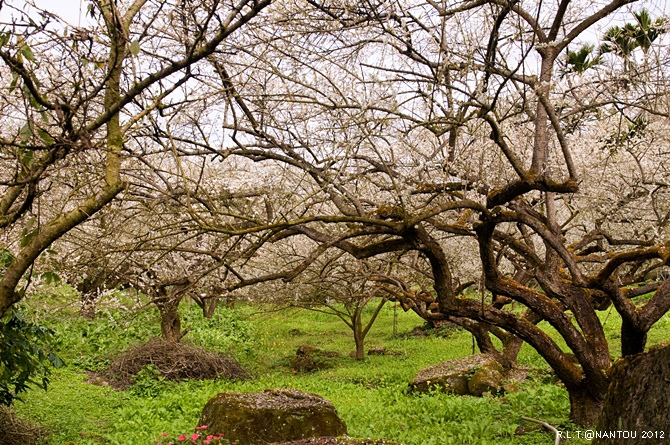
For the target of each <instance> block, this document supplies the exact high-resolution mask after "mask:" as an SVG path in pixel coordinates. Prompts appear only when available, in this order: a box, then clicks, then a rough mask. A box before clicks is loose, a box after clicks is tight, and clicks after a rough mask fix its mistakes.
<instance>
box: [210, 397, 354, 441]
mask: <svg viewBox="0 0 670 445" xmlns="http://www.w3.org/2000/svg"><path fill="white" fill-rule="evenodd" d="M198 425H207V428H206V429H204V430H203V433H205V434H221V433H223V434H224V437H225V438H226V439H228V440H230V441H237V442H238V443H241V444H245V445H259V444H266V443H272V442H285V441H291V440H298V439H304V438H309V437H325V436H329V437H335V436H341V435H343V434H346V433H347V427H346V425H345V424H344V422H343V421H342V420H341V419H340V418H339V417H338V415H337V411H336V410H335V407H334V406H333V404H332V403H331V402H329V401H328V400H326V399H324V398H322V397H320V396H317V395H315V394H308V393H304V392H301V391H297V390H294V389H267V390H265V391H263V392H256V393H221V394H218V395H216V396H215V397H213V398H211V399H210V400H209V401H208V402H207V404H206V405H205V408H204V409H203V411H202V416H201V417H200V421H199V423H198Z"/></svg>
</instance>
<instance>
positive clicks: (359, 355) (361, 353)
mask: <svg viewBox="0 0 670 445" xmlns="http://www.w3.org/2000/svg"><path fill="white" fill-rule="evenodd" d="M359 328H360V326H357V327H356V329H355V330H354V342H356V356H355V358H356V360H358V361H362V360H364V359H365V338H364V337H363V332H362V329H359Z"/></svg>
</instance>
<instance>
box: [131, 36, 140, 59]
mask: <svg viewBox="0 0 670 445" xmlns="http://www.w3.org/2000/svg"><path fill="white" fill-rule="evenodd" d="M130 52H131V53H132V54H133V56H137V55H138V54H139V53H140V42H138V41H137V40H133V41H132V42H131V43H130Z"/></svg>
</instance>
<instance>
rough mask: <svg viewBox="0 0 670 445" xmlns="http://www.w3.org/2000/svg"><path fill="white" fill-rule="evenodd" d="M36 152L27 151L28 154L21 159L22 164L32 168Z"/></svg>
mask: <svg viewBox="0 0 670 445" xmlns="http://www.w3.org/2000/svg"><path fill="white" fill-rule="evenodd" d="M34 155H35V152H33V151H32V150H26V153H25V154H24V155H23V159H21V162H22V163H23V165H25V166H26V167H30V166H31V165H32V163H33V158H34Z"/></svg>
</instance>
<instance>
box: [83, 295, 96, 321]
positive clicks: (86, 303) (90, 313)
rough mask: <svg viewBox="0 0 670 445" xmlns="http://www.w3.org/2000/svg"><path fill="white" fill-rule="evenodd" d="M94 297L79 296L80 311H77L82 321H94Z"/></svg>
mask: <svg viewBox="0 0 670 445" xmlns="http://www.w3.org/2000/svg"><path fill="white" fill-rule="evenodd" d="M95 300H96V298H95V296H94V295H90V294H84V295H82V296H81V309H79V314H80V315H81V317H82V318H83V319H84V320H93V319H95Z"/></svg>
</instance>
